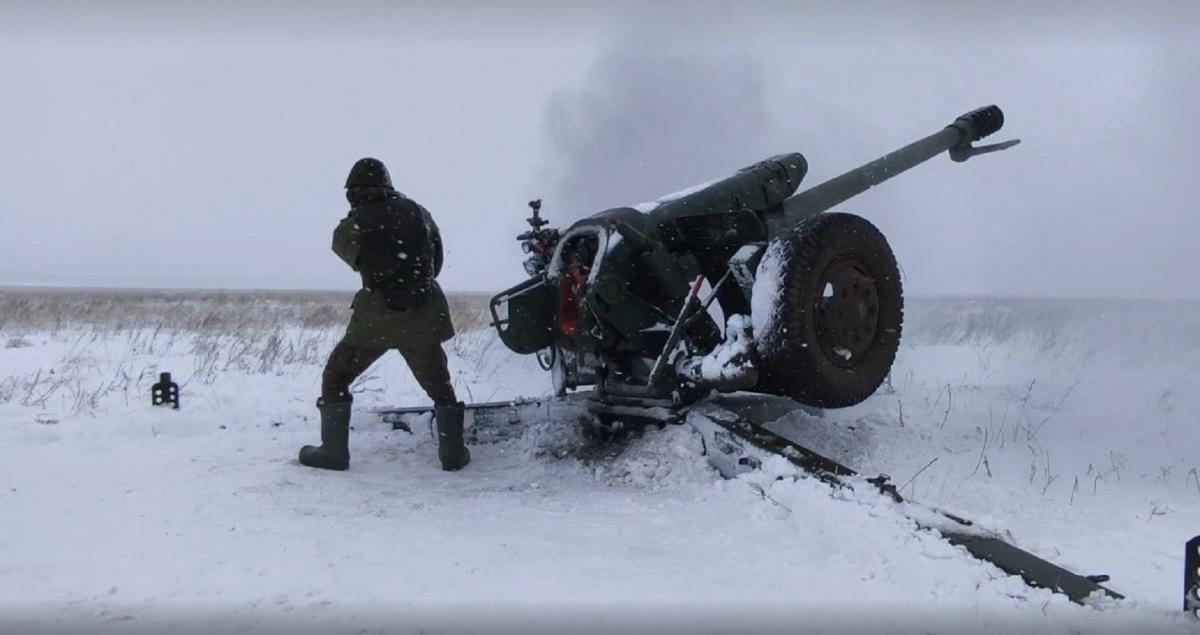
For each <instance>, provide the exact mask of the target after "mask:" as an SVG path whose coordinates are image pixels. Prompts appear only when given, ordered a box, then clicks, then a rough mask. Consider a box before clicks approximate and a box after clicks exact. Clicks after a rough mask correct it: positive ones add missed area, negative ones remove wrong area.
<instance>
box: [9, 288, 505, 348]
mask: <svg viewBox="0 0 1200 635" xmlns="http://www.w3.org/2000/svg"><path fill="white" fill-rule="evenodd" d="M352 297H353V293H347V292H335V291H152V290H96V289H49V288H19V287H9V288H0V335H3V339H2V340H0V341H3V342H4V347H5V348H19V347H22V346H25V345H27V341H26V340H25V338H24V335H25V334H28V333H34V332H36V333H51V334H54V333H57V332H59V331H62V330H72V331H74V330H79V329H81V328H87V329H95V330H98V331H101V332H105V333H118V332H124V331H143V330H149V331H152V332H163V331H165V332H187V333H198V334H205V333H222V334H237V333H249V332H255V333H264V332H270V331H272V330H273V329H277V328H301V329H311V330H322V329H336V328H342V327H344V326H345V325H346V322H347V321H348V320H349V319H350V300H351V298H352ZM449 301H450V313H451V319H452V320H453V321H454V325H455V328H456V329H457V330H459V331H461V332H466V331H470V330H474V329H477V328H480V327H484V326H487V324H488V322H489V319H488V318H489V316H488V309H487V296H484V295H482V294H449Z"/></svg>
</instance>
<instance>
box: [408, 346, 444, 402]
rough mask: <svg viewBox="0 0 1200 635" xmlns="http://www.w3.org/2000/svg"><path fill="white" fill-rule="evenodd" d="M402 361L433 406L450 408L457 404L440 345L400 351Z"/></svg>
mask: <svg viewBox="0 0 1200 635" xmlns="http://www.w3.org/2000/svg"><path fill="white" fill-rule="evenodd" d="M400 354H401V355H403V356H404V361H405V362H407V363H408V368H409V370H411V371H412V374H413V377H415V378H416V380H417V383H418V384H420V385H421V388H422V389H423V390H424V391H425V394H427V395H429V398H430V399H432V400H433V403H434V405H438V406H450V405H453V404H456V403H458V397H457V396H455V394H454V385H453V384H451V383H450V368H449V366H448V365H447V363H446V351H444V350H442V347H441V345H439V344H434V345H432V346H422V347H418V348H403V349H400Z"/></svg>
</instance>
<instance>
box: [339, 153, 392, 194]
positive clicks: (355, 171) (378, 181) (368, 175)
mask: <svg viewBox="0 0 1200 635" xmlns="http://www.w3.org/2000/svg"><path fill="white" fill-rule="evenodd" d="M352 187H385V188H388V189H391V188H392V177H391V176H390V175H389V174H388V170H387V166H385V165H384V164H383V161H380V160H379V159H372V158H370V157H368V158H365V159H359V160H358V161H357V162H356V163H355V164H354V167H352V168H350V176H348V177H346V188H347V189H349V188H352Z"/></svg>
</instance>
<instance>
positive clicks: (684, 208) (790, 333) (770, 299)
mask: <svg viewBox="0 0 1200 635" xmlns="http://www.w3.org/2000/svg"><path fill="white" fill-rule="evenodd" d="M1003 123H1004V115H1003V113H1002V112H1001V111H1000V109H999V108H997V107H996V106H988V107H985V108H980V109H978V110H974V111H971V112H969V113H966V114H965V115H963V116H961V117H959V118H957V119H955V120H954V122H953V123H951V124H950V125H948V126H946V127H945V128H944V129H942V130H941V131H939V132H937V133H934V134H932V135H929V136H928V137H925V138H924V139H921V140H919V141H916V142H914V143H911V144H909V145H907V146H904V147H903V148H900V149H899V150H896V151H895V152H891V153H889V154H887V155H884V156H883V157H880V158H878V159H876V160H874V161H871V162H870V163H867V164H865V165H863V166H861V167H858V168H856V169H854V170H851V171H849V172H846V173H845V174H842V175H841V176H838V177H836V178H833V179H830V180H829V181H826V182H824V183H821V184H820V185H817V186H815V187H812V188H810V189H807V190H804V191H802V192H799V193H796V190H797V188H798V187H799V185H800V182H801V180H802V179H803V178H804V176H805V173H806V172H807V169H808V164H807V162H806V161H805V158H804V156H803V155H801V154H799V153H792V154H783V155H778V156H773V157H771V158H768V159H766V160H764V161H761V162H759V163H756V164H754V165H751V166H749V167H746V168H744V169H742V170H739V171H738V172H737V173H735V174H733V175H732V176H730V177H727V178H724V179H721V180H718V181H714V182H711V183H706V184H704V185H701V186H697V187H694V188H691V189H689V190H685V191H682V192H679V193H676V194H672V195H669V196H666V197H663V198H661V199H659V200H657V201H655V202H653V203H648V204H643V205H639V206H637V207H619V208H615V209H609V210H606V211H603V212H600V213H598V214H595V215H593V216H589V217H586V218H583V219H582V220H579V221H578V222H576V223H574V224H573V225H571V226H570V227H568V228H567V229H566V230H564V231H562V232H559V231H558V230H554V229H547V228H545V225H546V224H547V221H545V220H544V219H543V218H541V216H540V208H541V201H533V202H531V203H530V206H531V207H532V208H533V216H532V217H531V218H530V219H529V223H530V225H531V228H532V229H531V230H530V231H528V232H526V233H524V234H521V235H520V236H519V237H518V238H519V239H520V240H521V241H522V245H523V247H524V249H525V251H526V252H527V253H529V254H531V255H530V257H529V259H528V260H527V261H526V263H525V268H526V272H527V273H528V274H529V275H530V276H531V277H530V278H529V279H528V280H526V281H525V282H522V283H521V284H519V285H517V286H515V287H513V288H511V289H508V290H506V291H504V292H502V293H500V294H498V295H496V296H495V297H494V298H493V299H492V300H491V310H492V316H493V325H494V326H495V327H496V329H497V330H498V332H499V335H500V339H501V340H503V342H504V344H505V345H506V346H508V348H510V349H511V350H513V351H515V352H517V353H522V354H535V353H536V354H538V355H539V359H540V361H541V362H542V365H543V367H544V368H546V369H547V370H551V371H552V374H553V378H554V385H555V392H556V394H562V393H564V392H565V391H566V390H569V389H574V388H577V387H581V386H594V387H595V390H594V394H593V395H592V398H591V400H590V409H591V410H592V412H593V413H595V414H596V415H598V419H599V421H601V422H603V423H608V424H615V423H616V422H617V421H618V420H619V419H620V417H621V416H623V415H633V416H640V417H647V416H649V417H651V418H668V417H671V416H673V415H674V413H677V412H678V411H679V409H680V408H681V407H683V406H686V405H688V404H690V403H693V402H695V401H697V400H699V399H701V398H703V397H704V396H706V395H709V394H711V393H712V391H713V390H714V389H715V390H718V391H721V392H729V391H735V390H740V391H750V392H759V393H770V394H776V395H782V396H786V397H789V398H791V399H794V400H795V401H798V402H800V403H801V404H804V405H806V406H810V407H815V408H838V407H845V406H851V405H854V404H857V403H859V402H861V401H863V400H864V399H866V398H867V397H869V396H870V395H871V394H872V393H874V392H875V390H876V389H877V388H878V387H879V386H880V384H881V383H882V382H883V381H884V379H885V378H886V377H887V375H888V372H889V371H890V369H891V366H892V362H893V360H894V359H895V356H896V351H897V348H898V347H899V344H900V331H901V322H902V317H903V297H902V290H901V282H900V274H899V270H898V268H897V265H896V261H895V259H894V257H893V255H892V251H891V248H890V247H889V246H888V243H887V240H886V239H885V238H884V236H883V234H881V233H880V232H879V230H878V229H876V228H875V226H874V225H872V224H871V223H870V222H868V221H867V220H866V219H864V218H861V217H859V216H854V215H851V214H845V213H830V212H828V210H830V209H831V208H833V207H835V206H837V205H838V204H840V203H842V202H844V201H846V200H848V199H850V198H852V197H854V196H856V195H858V194H861V193H862V192H864V191H866V190H867V189H870V188H871V187H873V186H875V185H878V184H880V183H882V182H883V181H886V180H888V179H890V178H892V177H894V176H896V175H898V174H900V173H902V172H904V171H905V170H908V169H909V168H912V167H914V166H916V165H918V164H920V163H923V162H925V161H928V160H929V159H932V158H933V157H935V156H937V155H939V154H941V153H943V152H948V153H949V155H950V158H951V159H953V160H955V161H965V160H967V159H968V158H970V157H972V156H974V155H976V154H980V153H984V152H992V151H995V150H1002V149H1004V148H1007V147H1010V146H1012V145H1014V144H1016V143H1017V141H1015V140H1014V141H1009V142H1006V143H1001V144H995V145H991V146H984V147H975V146H973V145H972V144H973V143H974V142H976V141H978V140H979V139H982V138H984V137H986V136H988V135H990V134H992V133H994V132H996V131H997V130H999V129H1000V128H1001V126H1002V125H1003ZM705 287H707V289H706V288H705ZM702 291H704V293H702ZM702 295H703V296H704V297H701V296H702ZM714 301H715V302H716V303H717V306H718V307H719V309H720V311H721V314H723V315H724V316H725V317H726V319H727V322H726V325H725V327H726V328H725V329H724V333H722V329H721V328H720V326H719V325H718V324H717V323H716V321H715V320H714V319H713V318H712V317H711V313H710V311H709V310H708V309H710V307H711V305H712V303H713V302H714Z"/></svg>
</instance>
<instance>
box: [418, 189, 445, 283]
mask: <svg viewBox="0 0 1200 635" xmlns="http://www.w3.org/2000/svg"><path fill="white" fill-rule="evenodd" d="M421 213H422V214H424V215H425V224H426V225H428V226H429V244H430V246H432V247H433V276H434V277H435V278H436V277H437V276H439V275H440V274H441V273H442V262H443V260H444V254H443V253H442V232H441V231H440V230H439V229H438V226H437V223H435V222H434V221H433V215H432V214H430V213H429V210H427V209H425V207H424V206H422V207H421Z"/></svg>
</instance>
